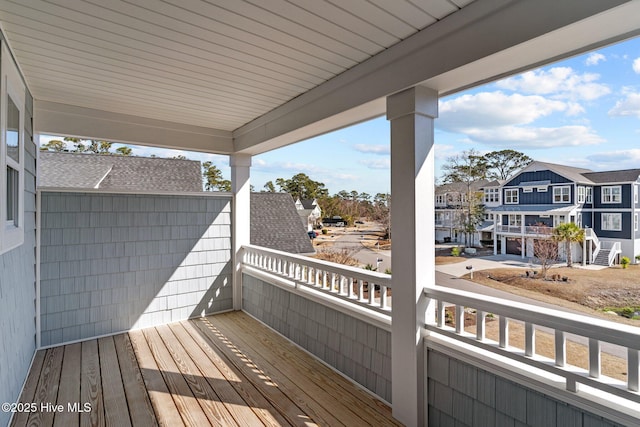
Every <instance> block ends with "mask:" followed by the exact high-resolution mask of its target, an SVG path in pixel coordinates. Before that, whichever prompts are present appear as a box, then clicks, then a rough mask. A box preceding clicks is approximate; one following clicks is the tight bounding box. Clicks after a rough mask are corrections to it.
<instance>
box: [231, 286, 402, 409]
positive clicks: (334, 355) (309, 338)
mask: <svg viewBox="0 0 640 427" xmlns="http://www.w3.org/2000/svg"><path fill="white" fill-rule="evenodd" d="M242 304H243V309H244V310H245V311H246V312H247V313H249V314H251V315H252V316H254V317H255V318H257V319H258V320H260V321H262V322H263V323H265V324H267V325H268V326H270V327H271V328H273V329H275V330H276V331H278V332H279V333H281V334H282V335H284V336H285V337H287V338H289V339H290V340H292V341H293V342H295V343H296V344H298V345H299V346H301V347H303V348H304V349H306V350H307V351H309V352H310V353H312V354H314V355H315V356H316V357H318V358H320V359H321V360H323V361H325V362H326V363H327V364H329V365H331V366H333V367H334V368H335V369H337V370H338V371H340V372H342V373H343V374H345V375H346V376H348V377H349V378H351V379H353V380H354V381H356V382H357V383H359V384H360V385H362V386H363V387H365V388H367V389H369V390H370V391H372V392H373V393H375V394H377V395H378V396H380V397H381V398H383V399H385V400H386V401H388V402H391V333H390V332H389V331H386V330H384V329H381V328H378V327H376V326H373V325H371V324H368V323H366V322H364V321H362V320H359V319H356V318H354V317H351V316H349V315H347V314H344V313H341V312H339V311H336V310H334V309H331V308H329V307H326V306H324V305H322V304H319V303H317V302H314V301H311V300H308V299H306V298H303V297H301V296H299V295H296V294H293V293H290V292H287V291H286V290H284V289H281V288H279V287H277V286H274V285H271V284H269V283H266V282H264V281H262V280H260V279H257V278H255V277H252V276H249V275H247V274H244V275H243V276H242Z"/></svg>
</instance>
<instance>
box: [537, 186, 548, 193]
mask: <svg viewBox="0 0 640 427" xmlns="http://www.w3.org/2000/svg"><path fill="white" fill-rule="evenodd" d="M536 191H537V192H538V193H546V192H547V191H549V187H547V186H544V187H542V186H540V187H536Z"/></svg>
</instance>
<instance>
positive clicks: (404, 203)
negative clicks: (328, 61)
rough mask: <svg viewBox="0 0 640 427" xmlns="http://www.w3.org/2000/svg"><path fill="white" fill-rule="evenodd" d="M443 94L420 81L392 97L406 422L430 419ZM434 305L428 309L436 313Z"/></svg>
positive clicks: (396, 405) (397, 359)
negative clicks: (427, 350)
mask: <svg viewBox="0 0 640 427" xmlns="http://www.w3.org/2000/svg"><path fill="white" fill-rule="evenodd" d="M437 116H438V93H437V92H436V91H434V90H432V89H429V88H425V87H421V86H417V87H414V88H411V89H407V90H404V91H403V92H400V93H397V94H394V95H391V96H389V97H388V98H387V119H388V120H389V121H390V122H391V231H392V240H393V257H392V258H391V267H392V268H391V270H392V272H393V276H392V277H393V308H392V316H393V321H392V326H391V376H392V389H391V396H392V404H393V416H394V417H395V418H397V419H398V420H399V421H401V422H402V423H404V424H405V425H407V426H421V425H426V423H427V413H426V412H427V404H426V402H427V396H426V395H427V390H426V387H427V382H426V381H425V374H426V372H425V354H424V345H423V340H422V331H423V326H424V323H425V320H426V317H425V314H426V311H427V305H428V304H427V299H426V298H425V297H424V294H423V289H424V288H425V287H426V286H434V284H435V268H434V267H435V254H434V250H435V247H434V241H435V229H434V227H433V224H434V220H435V203H434V194H433V192H434V171H435V167H434V149H433V134H434V131H433V126H434V118H435V117H437ZM434 314H435V309H434V307H429V313H428V314H426V315H427V316H429V317H430V318H433V316H434Z"/></svg>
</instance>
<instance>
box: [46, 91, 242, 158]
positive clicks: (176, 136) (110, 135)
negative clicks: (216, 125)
mask: <svg viewBox="0 0 640 427" xmlns="http://www.w3.org/2000/svg"><path fill="white" fill-rule="evenodd" d="M34 129H35V131H36V132H38V133H40V134H44V135H59V136H72V137H77V138H84V139H98V140H104V141H111V142H121V143H125V144H136V145H147V146H152V147H162V148H172V149H177V150H187V151H201V152H207V153H218V154H230V153H232V152H233V140H232V135H231V132H229V131H224V130H218V129H210V128H205V127H200V126H193V125H186V124H181V123H173V122H168V121H164V120H155V119H148V118H145V117H137V116H131V115H127V114H120V113H112V112H108V111H101V110H95V109H91V108H84V107H77V106H73V105H66V104H59V103H55V102H49V101H34Z"/></svg>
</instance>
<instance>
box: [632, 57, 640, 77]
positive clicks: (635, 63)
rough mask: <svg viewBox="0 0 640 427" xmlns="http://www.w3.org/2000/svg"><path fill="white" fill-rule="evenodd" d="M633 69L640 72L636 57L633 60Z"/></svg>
mask: <svg viewBox="0 0 640 427" xmlns="http://www.w3.org/2000/svg"><path fill="white" fill-rule="evenodd" d="M633 71H635V73H636V74H640V58H636V59H635V60H634V61H633Z"/></svg>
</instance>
